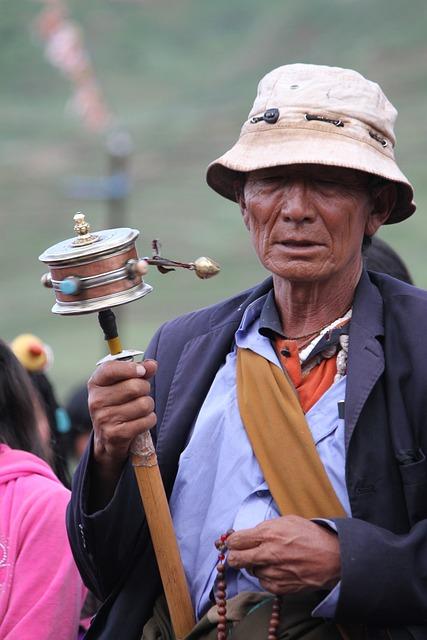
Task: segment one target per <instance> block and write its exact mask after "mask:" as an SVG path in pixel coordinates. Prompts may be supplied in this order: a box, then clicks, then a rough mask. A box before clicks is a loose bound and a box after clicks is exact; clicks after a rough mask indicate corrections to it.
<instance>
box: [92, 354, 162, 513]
mask: <svg viewBox="0 0 427 640" xmlns="http://www.w3.org/2000/svg"><path fill="white" fill-rule="evenodd" d="M156 371H157V363H156V361H155V360H144V361H143V362H121V361H119V360H116V361H114V362H106V363H104V364H102V365H100V366H99V367H98V368H97V369H96V370H95V372H94V374H93V375H92V377H91V378H90V380H89V383H88V392H89V412H90V415H91V418H92V423H93V429H94V458H95V462H96V464H95V465H94V469H93V471H94V478H93V480H94V481H95V486H96V487H97V491H96V493H97V494H98V495H97V496H96V497H95V496H92V497H93V498H95V502H96V503H100V502H102V503H105V500H106V499H108V498H109V497H111V495H112V492H113V491H114V487H115V485H116V482H117V480H118V478H119V476H120V473H121V469H122V467H123V464H124V462H125V460H126V459H127V457H128V455H129V449H130V446H131V443H132V441H133V439H134V438H135V437H136V436H137V435H138V434H140V433H142V432H144V431H147V430H148V429H151V428H152V427H154V426H155V424H156V415H155V413H154V401H153V399H152V398H151V396H150V395H149V394H150V381H149V380H150V378H152V377H153V376H154V375H155V373H156ZM101 487H102V488H101ZM100 493H102V494H103V495H102V496H101V495H100ZM91 502H92V500H91Z"/></svg>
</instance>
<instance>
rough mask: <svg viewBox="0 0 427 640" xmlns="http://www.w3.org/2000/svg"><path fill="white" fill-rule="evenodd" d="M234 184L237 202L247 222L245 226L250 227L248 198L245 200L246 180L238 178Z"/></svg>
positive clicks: (244, 220)
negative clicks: (247, 206) (247, 207)
mask: <svg viewBox="0 0 427 640" xmlns="http://www.w3.org/2000/svg"><path fill="white" fill-rule="evenodd" d="M233 186H234V194H235V196H236V202H237V204H238V205H239V207H240V212H241V214H242V218H243V222H244V223H245V227H246V228H247V229H249V220H248V211H247V209H246V200H245V182H244V180H236V181H235V182H234V184H233Z"/></svg>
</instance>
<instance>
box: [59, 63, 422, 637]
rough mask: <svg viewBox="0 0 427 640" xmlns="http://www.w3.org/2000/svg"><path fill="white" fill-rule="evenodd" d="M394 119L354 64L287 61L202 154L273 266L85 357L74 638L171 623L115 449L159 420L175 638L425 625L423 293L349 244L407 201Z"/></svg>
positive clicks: (404, 211)
mask: <svg viewBox="0 0 427 640" xmlns="http://www.w3.org/2000/svg"><path fill="white" fill-rule="evenodd" d="M396 115H397V112H396V110H395V108H394V107H393V105H392V104H391V103H390V102H389V101H388V99H387V98H386V96H385V95H384V93H383V92H382V90H381V88H380V87H379V86H378V85H377V84H376V83H373V82H371V81H369V80H367V79H366V78H364V77H363V76H361V75H360V74H359V73H357V72H355V71H353V70H351V69H340V68H336V67H326V66H319V65H308V64H295V65H285V66H282V67H279V68H278V69H275V70H273V71H271V72H270V73H269V74H267V75H266V76H265V77H264V78H263V79H262V80H261V82H260V84H259V86H258V92H257V96H256V99H255V103H254V105H253V108H252V110H251V112H250V114H249V116H248V119H247V120H246V122H245V123H244V125H243V127H242V130H241V134H240V137H239V139H238V141H237V143H236V144H235V145H234V146H233V147H232V149H230V150H229V151H228V152H226V153H225V154H224V155H223V156H221V157H220V158H219V159H218V160H216V161H215V162H213V163H212V164H211V165H210V166H209V168H208V173H207V181H208V184H209V185H210V186H211V187H212V188H213V189H214V190H215V191H217V192H218V193H219V194H220V195H222V196H223V197H226V198H228V199H230V200H232V201H234V202H236V203H237V204H238V206H239V208H240V212H241V215H242V218H243V222H244V225H245V226H246V229H247V230H248V232H249V235H250V238H251V240H252V243H253V245H254V248H255V252H256V254H257V257H258V259H259V260H260V261H261V263H262V264H263V265H264V267H265V268H266V269H267V270H268V271H269V272H270V274H271V277H270V278H268V279H267V280H266V281H265V282H263V283H261V284H260V285H257V286H255V287H254V288H252V289H250V290H248V291H245V292H243V293H241V294H239V295H237V296H234V297H232V298H230V299H228V300H226V301H224V302H221V303H219V304H215V305H213V306H211V307H208V308H206V309H202V310H200V311H196V312H193V313H190V314H187V315H185V316H183V317H181V318H177V319H175V320H172V321H171V322H168V323H166V324H165V325H164V326H162V327H161V328H160V329H159V330H158V332H157V333H156V334H155V336H154V338H153V340H152V341H151V343H150V345H149V347H148V348H147V351H146V360H145V361H144V362H143V363H129V362H119V361H116V362H109V363H105V364H103V365H101V366H100V367H98V368H97V370H96V371H95V373H94V374H93V376H92V378H91V380H90V382H89V406H90V413H91V417H92V422H93V426H94V431H93V439H92V440H91V444H90V447H88V448H87V449H86V452H85V454H84V456H83V458H82V460H81V462H80V465H79V467H78V469H77V471H76V473H75V476H74V482H73V496H72V501H71V503H70V508H69V510H68V528H69V534H70V540H71V543H72V547H73V551H74V554H75V557H76V561H77V563H78V565H79V567H80V570H81V572H82V575H83V576H84V579H85V581H86V584H87V585H89V586H90V587H91V588H92V589H93V590H94V591H95V592H96V593H97V594H98V595H99V597H100V598H101V599H102V600H104V604H103V607H102V608H101V610H100V611H99V613H98V615H97V616H96V617H95V619H94V621H93V623H92V626H91V627H90V629H89V631H88V634H87V638H88V639H94V638H96V639H98V640H101V639H102V640H104V639H105V640H107V639H110V638H116V637H117V638H118V637H123V638H126V640H141V638H143V640H152V639H154V638H156V640H159V639H160V638H161V639H162V640H170V639H171V638H173V637H174V635H173V631H172V630H171V628H170V625H168V615H167V610H166V608H165V603H164V602H163V601H162V587H161V581H160V578H159V573H158V568H157V565H156V560H155V558H154V556H153V552H152V547H151V545H150V537H149V532H148V528H147V522H146V519H145V516H144V512H143V509H142V508H141V504H140V498H139V494H138V490H137V486H136V482H135V477H134V472H133V469H132V465H131V461H130V458H129V450H130V447H131V443H132V441H133V439H134V438H135V436H137V435H138V434H139V433H142V432H144V431H146V430H147V429H151V428H153V427H154V426H155V425H156V427H155V429H154V430H153V436H154V438H155V441H156V443H157V456H158V461H159V466H160V469H161V472H162V476H163V481H164V484H165V489H166V492H167V495H168V497H169V504H170V508H171V513H172V518H173V523H174V527H175V531H176V535H177V540H178V544H179V547H180V551H181V556H182V559H183V564H184V568H185V571H186V576H187V580H188V584H189V590H190V594H191V599H192V603H193V607H194V611H195V616H196V619H197V621H198V624H197V625H196V627H195V628H194V630H193V631H192V633H191V634H190V635H189V636H188V639H191V640H196V638H200V639H201V638H203V639H209V640H211V639H214V638H215V639H217V640H224V639H225V638H226V636H227V633H230V634H231V636H232V638H233V640H265V639H266V638H267V637H268V639H269V640H273V639H283V640H284V639H286V640H293V639H295V640H296V639H303V638H304V639H307V640H329V639H331V640H339V639H347V640H348V639H349V638H350V639H351V640H355V639H359V638H361V639H368V638H388V639H390V638H391V639H392V640H403V639H408V640H409V639H410V638H415V639H423V640H425V639H426V638H427V581H426V579H425V576H426V575H427V500H426V487H427V458H426V453H427V429H426V428H425V421H426V415H427V366H426V362H427V341H426V339H425V335H424V324H425V318H426V315H427V293H426V292H425V291H422V290H420V289H417V288H415V287H413V286H411V285H408V284H406V283H404V282H401V281H399V280H397V279H395V278H393V277H390V276H388V275H383V274H380V273H377V272H373V271H372V272H371V271H367V270H366V269H364V266H363V255H362V248H363V245H366V244H368V242H369V240H368V239H369V238H371V237H372V236H374V234H375V233H376V232H377V231H378V229H379V228H380V227H381V225H383V224H397V223H400V222H401V221H403V220H405V219H406V218H408V217H409V216H411V215H412V214H413V213H414V211H415V205H414V202H413V189H412V186H411V184H410V182H409V181H408V179H407V178H406V176H405V175H404V174H403V173H402V172H401V170H400V168H399V167H398V165H397V163H396V160H395V156H394V144H395V136H394V123H395V119H396ZM156 361H157V363H156ZM154 376H155V378H154V381H153V384H152V385H150V380H151V379H152V378H153V377H154ZM230 529H231V530H234V531H231V532H230ZM221 534H223V535H222V538H221V539H220V541H219V549H220V551H221V552H222V553H223V554H224V556H225V565H224V564H223V560H224V558H222V560H221V561H220V562H218V551H217V549H216V548H215V544H214V543H215V541H216V540H218V538H219V536H220V535H221ZM220 557H222V556H220Z"/></svg>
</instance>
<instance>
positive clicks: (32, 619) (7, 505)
mask: <svg viewBox="0 0 427 640" xmlns="http://www.w3.org/2000/svg"><path fill="white" fill-rule="evenodd" d="M50 441H51V437H50V427H49V424H48V420H47V417H46V414H45V412H44V409H43V407H42V405H41V402H40V399H39V396H38V395H37V393H36V392H35V389H34V387H33V385H32V383H31V381H30V379H29V376H28V375H27V372H26V371H25V370H24V368H23V367H22V365H21V364H20V362H19V361H18V359H17V358H16V357H15V355H14V354H13V352H12V351H11V349H10V348H9V347H8V346H7V345H6V344H5V343H4V342H3V341H0V640H35V639H37V640H43V639H46V640H48V639H49V640H51V639H53V638H55V640H76V638H77V634H78V628H79V619H80V612H81V608H82V605H83V601H84V598H85V595H86V589H85V588H84V586H83V583H82V581H81V578H80V575H79V573H78V570H77V567H76V565H75V563H74V560H73V557H72V554H71V549H70V547H69V543H68V539H67V534H66V529H65V510H66V506H67V503H68V501H69V497H70V492H69V491H68V489H66V488H65V487H64V486H63V484H62V483H61V482H60V481H59V479H58V478H57V476H56V475H55V474H54V472H53V470H52V468H51V465H52V462H53V459H54V455H53V452H52V450H51V448H50Z"/></svg>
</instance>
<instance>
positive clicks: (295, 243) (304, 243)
mask: <svg viewBox="0 0 427 640" xmlns="http://www.w3.org/2000/svg"><path fill="white" fill-rule="evenodd" d="M280 244H282V245H283V246H285V247H295V248H302V249H303V248H309V247H319V246H320V245H321V243H320V242H317V241H316V240H307V239H305V238H304V239H301V240H298V239H294V238H292V239H291V238H288V239H287V240H282V241H281V242H280Z"/></svg>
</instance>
